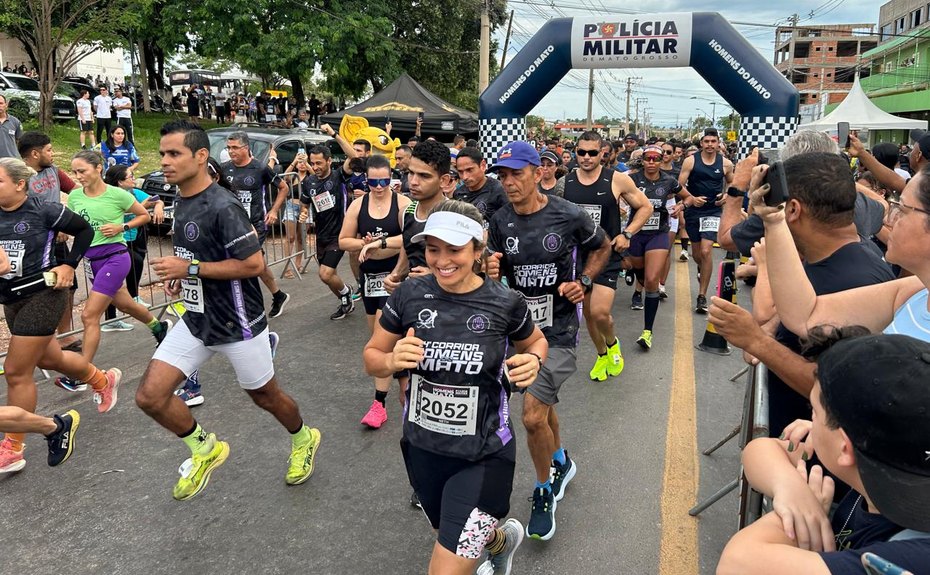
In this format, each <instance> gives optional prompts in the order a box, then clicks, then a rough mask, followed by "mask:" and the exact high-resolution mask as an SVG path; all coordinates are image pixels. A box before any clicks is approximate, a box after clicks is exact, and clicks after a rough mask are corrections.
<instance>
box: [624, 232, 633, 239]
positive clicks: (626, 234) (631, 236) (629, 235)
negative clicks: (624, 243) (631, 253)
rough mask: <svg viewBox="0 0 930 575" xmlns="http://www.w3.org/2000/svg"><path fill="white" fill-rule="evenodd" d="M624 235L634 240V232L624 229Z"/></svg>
mask: <svg viewBox="0 0 930 575" xmlns="http://www.w3.org/2000/svg"><path fill="white" fill-rule="evenodd" d="M623 237H625V238H626V239H628V240H632V239H633V234H631V233H630V232H628V231H626V230H624V231H623Z"/></svg>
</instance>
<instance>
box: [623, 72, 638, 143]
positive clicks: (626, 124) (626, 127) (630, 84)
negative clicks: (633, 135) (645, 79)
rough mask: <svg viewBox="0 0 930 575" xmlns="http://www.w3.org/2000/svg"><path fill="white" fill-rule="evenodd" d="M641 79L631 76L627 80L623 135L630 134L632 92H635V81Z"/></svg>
mask: <svg viewBox="0 0 930 575" xmlns="http://www.w3.org/2000/svg"><path fill="white" fill-rule="evenodd" d="M640 79H641V78H639V77H633V76H630V77H629V78H627V79H626V118H624V123H623V135H624V136H625V135H626V134H629V133H630V92H632V91H633V80H640Z"/></svg>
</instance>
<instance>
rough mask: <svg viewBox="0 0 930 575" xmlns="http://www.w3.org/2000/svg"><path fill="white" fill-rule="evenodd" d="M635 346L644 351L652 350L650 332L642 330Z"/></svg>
mask: <svg viewBox="0 0 930 575" xmlns="http://www.w3.org/2000/svg"><path fill="white" fill-rule="evenodd" d="M636 344H637V345H639V347H641V348H643V349H644V350H646V351H649V349H650V348H652V331H651V330H648V329H644V330H643V333H642V334H640V336H639V339H637V340H636Z"/></svg>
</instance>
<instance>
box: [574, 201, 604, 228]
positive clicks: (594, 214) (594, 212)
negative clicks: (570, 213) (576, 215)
mask: <svg viewBox="0 0 930 575" xmlns="http://www.w3.org/2000/svg"><path fill="white" fill-rule="evenodd" d="M578 207H580V208H581V209H583V210H584V211H586V212H588V215H589V216H591V219H592V220H594V223H595V224H596V225H601V206H599V205H597V204H578Z"/></svg>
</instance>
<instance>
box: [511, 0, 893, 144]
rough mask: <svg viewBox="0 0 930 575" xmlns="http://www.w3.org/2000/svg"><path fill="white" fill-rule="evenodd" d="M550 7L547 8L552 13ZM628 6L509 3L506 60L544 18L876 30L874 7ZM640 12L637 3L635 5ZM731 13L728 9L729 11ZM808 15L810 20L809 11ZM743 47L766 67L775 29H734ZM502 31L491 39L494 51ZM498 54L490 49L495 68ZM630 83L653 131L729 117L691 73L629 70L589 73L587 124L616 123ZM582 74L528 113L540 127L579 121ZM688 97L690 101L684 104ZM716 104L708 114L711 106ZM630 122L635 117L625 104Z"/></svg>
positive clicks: (865, 3)
mask: <svg viewBox="0 0 930 575" xmlns="http://www.w3.org/2000/svg"><path fill="white" fill-rule="evenodd" d="M552 4H554V7H552ZM631 4H632V3H630V2H628V1H622V0H509V2H508V7H509V9H511V10H514V11H515V15H514V25H513V33H512V36H511V40H510V48H509V49H508V53H507V58H508V61H509V60H510V58H512V57H513V56H514V55H515V54H516V53H517V52H518V51H519V49H520V48H522V47H523V45H524V44H526V43H527V41H529V39H530V38H531V37H532V35H533V34H535V33H536V31H537V30H539V28H540V27H541V26H542V25H543V24H544V23H545V22H546V20H548V19H549V18H560V17H563V16H590V15H596V16H601V15H605V16H606V15H607V14H618V15H620V14H631V13H633V14H650V13H657V12H719V13H720V14H722V15H723V16H724V17H725V18H726V19H728V20H730V21H735V22H751V23H758V24H767V25H773V24H776V23H778V24H784V23H786V22H787V20H788V18H789V17H790V16H791V15H792V14H794V13H797V14H798V16H799V25H805V24H807V25H811V24H846V23H856V24H859V23H875V24H877V23H878V10H879V7H880V5H881V4H882V2H880V1H876V0H811V1H806V2H805V1H799V0H781V1H779V2H758V1H756V0H753V1H751V2H749V1H742V2H740V1H737V2H733V1H730V2H719V1H717V2H715V1H709V0H688V1H684V0H667V1H666V2H663V3H662V4H661V8H659V9H657V10H641V9H638V8H637V9H630V8H628V6H630V5H631ZM636 5H637V6H643V4H639V3H637V4H636ZM734 6H735V7H734ZM812 11H813V17H811V12H812ZM734 27H735V28H736V29H737V30H738V31H739V32H741V33H742V34H743V35H744V36H745V37H746V38H747V39H748V40H749V42H750V43H751V44H752V45H753V46H754V47H755V48H756V49H757V50H758V51H759V53H761V54H762V56H763V57H764V58H765V59H766V60H767V61H769V62H771V61H772V59H773V56H774V54H773V52H774V45H775V29H774V28H772V27H760V26H748V25H737V24H734ZM505 29H506V26H504V27H502V29H501V30H500V31H499V32H498V33H497V38H498V41H499V42H500V46H501V47H502V46H503V44H504V33H505ZM501 55H502V50H498V53H497V60H498V62H500V58H501ZM631 76H634V77H635V76H638V77H640V78H641V79H640V80H637V81H636V82H635V86H636V87H635V89H634V92H633V97H632V99H633V100H635V98H647V99H648V102H644V103H641V106H645V107H646V108H647V109H648V110H649V115H650V117H651V120H650V123H651V124H653V125H665V126H674V125H685V124H686V123H687V122H688V119H689V118H690V117H692V116H704V115H707V116H710V115H711V113H712V112H715V113H716V116H717V117H718V118H719V117H721V116H723V115H726V114H727V113H728V112H729V106H728V105H727V104H726V103H725V102H724V101H723V99H722V98H720V97H719V96H718V95H717V94H716V93H715V92H714V90H713V89H712V88H711V87H710V86H709V85H708V84H707V82H705V81H704V79H703V78H701V77H700V76H699V75H698V74H697V73H696V72H694V71H693V70H692V69H691V68H662V69H649V68H635V69H614V70H596V71H595V94H596V98H595V101H594V117H595V118H597V117H600V116H602V115H608V116H612V117H620V116H622V115H624V110H625V107H626V95H625V93H624V90H625V88H626V79H627V78H628V77H631ZM587 82H588V70H573V71H572V72H571V73H570V74H568V75H567V76H565V78H563V79H562V81H561V82H560V83H559V85H558V86H557V87H556V88H555V89H554V90H553V91H552V92H550V93H549V94H548V95H547V96H546V97H545V98H543V100H542V101H541V102H540V103H539V104H538V105H537V106H536V108H535V109H534V110H533V112H532V113H533V114H536V115H540V116H543V117H545V118H546V119H548V120H557V119H562V118H568V117H572V118H580V117H584V116H585V115H586V114H587ZM693 96H696V97H697V98H698V99H691V98H692V97H693ZM714 101H716V102H717V106H716V110H713V107H714V106H713V104H712V102H714ZM630 114H631V115H635V111H634V110H633V104H631V112H630Z"/></svg>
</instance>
